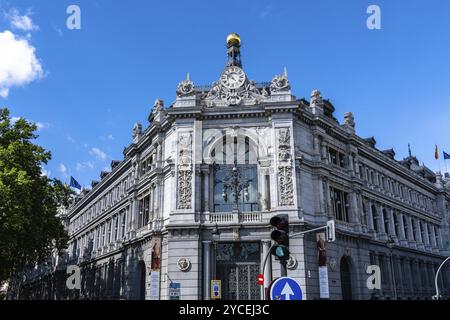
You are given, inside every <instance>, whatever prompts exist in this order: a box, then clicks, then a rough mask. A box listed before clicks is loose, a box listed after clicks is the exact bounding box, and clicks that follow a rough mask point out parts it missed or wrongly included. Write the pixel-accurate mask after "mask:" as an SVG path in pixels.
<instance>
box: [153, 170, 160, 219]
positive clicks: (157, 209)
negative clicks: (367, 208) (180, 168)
mask: <svg viewBox="0 0 450 320" xmlns="http://www.w3.org/2000/svg"><path fill="white" fill-rule="evenodd" d="M161 184H162V183H161V181H160V180H159V178H158V180H157V181H156V188H155V203H154V206H155V207H154V210H155V213H154V214H155V217H156V218H157V219H159V218H161V215H162V214H161V213H162V210H161V208H160V207H161Z"/></svg>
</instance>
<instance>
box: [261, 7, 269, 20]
mask: <svg viewBox="0 0 450 320" xmlns="http://www.w3.org/2000/svg"><path fill="white" fill-rule="evenodd" d="M271 12H272V6H270V5H268V6H266V7H265V8H264V9H263V10H262V11H261V12H260V13H259V17H260V18H261V19H265V18H266V17H267V16H268V15H269V14H270V13H271Z"/></svg>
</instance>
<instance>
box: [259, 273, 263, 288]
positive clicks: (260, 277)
mask: <svg viewBox="0 0 450 320" xmlns="http://www.w3.org/2000/svg"><path fill="white" fill-rule="evenodd" d="M258 284H259V285H260V286H262V285H263V284H264V275H262V274H261V273H260V274H259V275H258Z"/></svg>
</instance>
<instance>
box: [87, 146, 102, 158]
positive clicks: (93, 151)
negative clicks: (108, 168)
mask: <svg viewBox="0 0 450 320" xmlns="http://www.w3.org/2000/svg"><path fill="white" fill-rule="evenodd" d="M89 153H90V154H91V155H94V156H95V157H96V158H97V159H98V160H105V159H106V153H105V152H103V151H102V150H100V149H99V148H92V149H91V151H89Z"/></svg>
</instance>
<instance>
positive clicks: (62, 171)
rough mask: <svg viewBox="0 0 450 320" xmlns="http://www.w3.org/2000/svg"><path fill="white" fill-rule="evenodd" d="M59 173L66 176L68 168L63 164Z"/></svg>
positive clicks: (59, 167)
mask: <svg viewBox="0 0 450 320" xmlns="http://www.w3.org/2000/svg"><path fill="white" fill-rule="evenodd" d="M58 171H59V172H60V173H62V174H65V173H66V172H67V168H66V166H65V165H63V164H62V163H60V164H59V166H58Z"/></svg>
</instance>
